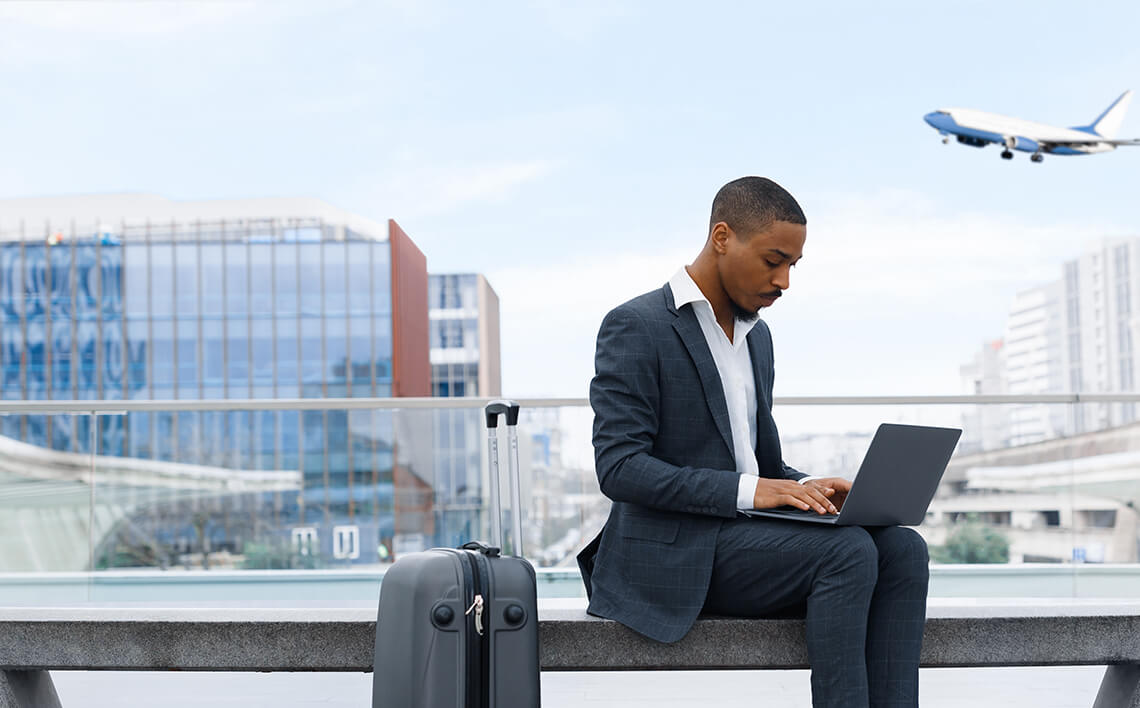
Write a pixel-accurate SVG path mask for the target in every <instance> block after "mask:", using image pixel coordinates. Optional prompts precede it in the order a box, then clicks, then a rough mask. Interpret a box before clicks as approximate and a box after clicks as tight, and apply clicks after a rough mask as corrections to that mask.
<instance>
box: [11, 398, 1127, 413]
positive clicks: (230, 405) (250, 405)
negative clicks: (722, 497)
mask: <svg viewBox="0 0 1140 708" xmlns="http://www.w3.org/2000/svg"><path fill="white" fill-rule="evenodd" d="M492 400H494V399H491V398H426V397H421V398H215V399H169V400H151V399H146V400H105V399H103V400H95V399H91V400H53V401H12V400H8V401H0V415H4V414H13V413H15V414H63V413H85V414H90V413H95V414H100V415H116V414H119V415H121V414H123V413H126V412H136V411H137V412H144V411H252V410H258V411H274V410H286V411H295V410H322V411H325V410H449V409H454V408H482V407H484V406H485V405H487V404H488V403H490V402H491V401H492ZM515 400H517V401H518V402H519V403H520V404H521V405H522V407H523V408H524V409H530V408H570V407H587V406H589V405H590V401H589V399H587V398H516V399H515ZM1129 402H1140V393H1043V394H986V395H930V396H923V395H918V396H777V397H776V398H775V404H776V405H783V406H836V405H838V406H894V405H963V404H965V405H999V404H1030V403H1054V404H1056V403H1067V404H1078V403H1129Z"/></svg>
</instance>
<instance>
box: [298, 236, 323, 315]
mask: <svg viewBox="0 0 1140 708" xmlns="http://www.w3.org/2000/svg"><path fill="white" fill-rule="evenodd" d="M297 253H298V255H297V257H298V258H299V259H300V273H301V276H300V281H299V283H298V290H299V294H300V300H301V312H302V314H304V315H306V316H309V317H320V316H321V314H322V313H321V245H320V244H319V243H303V244H300V245H299V246H298V247H297Z"/></svg>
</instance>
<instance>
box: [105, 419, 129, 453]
mask: <svg viewBox="0 0 1140 708" xmlns="http://www.w3.org/2000/svg"><path fill="white" fill-rule="evenodd" d="M125 426H126V422H125V420H124V417H123V416H118V415H101V416H99V454H101V455H110V456H114V457H122V456H123V454H125V453H126V443H127V440H126V427H125Z"/></svg>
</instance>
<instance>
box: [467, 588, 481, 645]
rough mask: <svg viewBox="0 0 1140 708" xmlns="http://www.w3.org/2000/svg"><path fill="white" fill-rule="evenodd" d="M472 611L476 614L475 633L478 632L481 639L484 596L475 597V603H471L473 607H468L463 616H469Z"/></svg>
mask: <svg viewBox="0 0 1140 708" xmlns="http://www.w3.org/2000/svg"><path fill="white" fill-rule="evenodd" d="M472 610H474V612H475V631H476V632H478V633H479V636H480V637H481V636H483V596H482V595H476V596H475V602H473V603H471V607H468V608H467V611H466V612H464V613H463V614H465V615H469V614H471V612H472Z"/></svg>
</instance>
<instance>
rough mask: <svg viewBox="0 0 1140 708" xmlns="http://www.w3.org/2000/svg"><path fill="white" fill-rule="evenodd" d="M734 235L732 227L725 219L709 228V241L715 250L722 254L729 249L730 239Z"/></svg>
mask: <svg viewBox="0 0 1140 708" xmlns="http://www.w3.org/2000/svg"><path fill="white" fill-rule="evenodd" d="M732 236H733V233H732V229H731V228H729V226H728V224H726V223H724V222H723V221H718V222H716V223H715V224H713V225H712V228H711V229H710V230H709V242H710V243H712V246H713V250H714V251H716V252H717V253H718V254H720V255H724V254H725V253H726V252H727V251H728V239H730V238H732Z"/></svg>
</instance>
